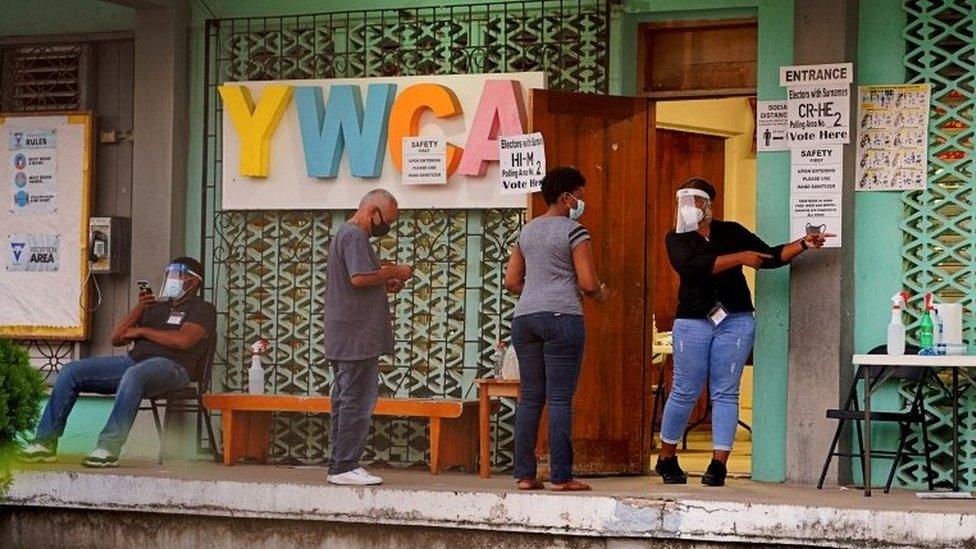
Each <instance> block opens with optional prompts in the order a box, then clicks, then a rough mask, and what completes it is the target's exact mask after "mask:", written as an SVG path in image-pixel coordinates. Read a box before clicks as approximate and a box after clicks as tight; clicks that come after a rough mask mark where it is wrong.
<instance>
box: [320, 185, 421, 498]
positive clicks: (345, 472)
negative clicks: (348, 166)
mask: <svg viewBox="0 0 976 549" xmlns="http://www.w3.org/2000/svg"><path fill="white" fill-rule="evenodd" d="M398 217H399V208H398V207H397V201H396V198H394V197H393V195H392V194H390V193H389V192H387V191H384V190H381V189H377V190H374V191H370V192H369V193H367V194H366V196H364V197H363V199H362V200H361V201H360V203H359V209H358V210H357V211H356V213H355V214H354V215H353V216H352V217H351V218H350V219H349V221H347V222H346V223H345V224H344V225H343V226H342V227H341V228H340V229H339V231H338V232H337V233H336V234H335V236H334V237H333V238H332V242H331V243H330V244H329V260H328V267H327V268H326V279H325V358H326V359H327V360H329V361H331V362H332V373H333V376H332V431H331V433H332V434H331V441H330V442H331V445H332V463H331V465H330V466H329V476H328V480H329V482H331V483H333V484H379V483H381V482H383V479H382V478H380V477H377V476H375V475H371V474H369V473H368V472H367V471H366V469H364V468H362V467H361V466H360V465H359V460H360V458H361V457H362V455H363V448H364V447H365V445H366V437H367V436H368V435H369V427H370V421H371V419H372V416H373V408H374V407H375V406H376V398H377V394H378V385H379V357H380V355H388V354H393V351H394V349H393V321H392V317H391V314H390V303H389V301H388V300H387V296H386V294H387V293H395V292H399V291H400V290H401V289H403V285H404V283H405V282H406V281H407V280H408V279H409V278H410V277H411V276H412V274H413V269H412V268H411V267H410V266H409V265H383V264H381V263H380V261H379V258H378V257H377V256H376V252H375V251H374V250H373V247H372V246H371V245H370V243H369V238H370V237H374V238H378V237H381V236H383V235H385V234H387V233H388V232H389V231H390V224H391V223H394V222H395V221H396V220H397V218H398Z"/></svg>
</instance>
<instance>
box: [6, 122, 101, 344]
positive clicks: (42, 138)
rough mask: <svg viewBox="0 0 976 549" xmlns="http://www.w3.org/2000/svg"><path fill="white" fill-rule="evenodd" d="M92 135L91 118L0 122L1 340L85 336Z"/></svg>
mask: <svg viewBox="0 0 976 549" xmlns="http://www.w3.org/2000/svg"><path fill="white" fill-rule="evenodd" d="M92 134H93V132H92V116H91V114H90V113H81V112H79V113H72V114H59V115H43V114H31V115H23V116H16V115H9V116H0V136H2V137H0V139H4V140H6V143H5V145H6V150H5V152H6V153H7V154H5V155H4V156H3V158H4V161H5V162H7V163H8V164H7V166H6V167H5V169H4V170H2V172H0V173H3V174H4V176H5V177H8V178H9V181H8V182H7V183H6V185H4V186H3V187H2V188H3V189H4V191H5V192H7V193H12V194H8V196H7V197H6V201H7V202H6V203H5V204H4V205H3V206H2V207H0V247H2V248H3V249H2V251H0V255H2V260H0V304H2V306H0V337H11V338H45V339H55V340H69V341H78V340H83V339H85V338H86V337H87V335H88V319H89V312H88V310H87V309H86V305H87V285H86V279H87V277H88V238H87V234H88V216H89V214H90V210H89V209H90V206H91V200H90V196H91V165H92ZM21 192H23V193H24V194H18V193H21ZM24 195H26V198H24Z"/></svg>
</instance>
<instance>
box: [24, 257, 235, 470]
mask: <svg viewBox="0 0 976 549" xmlns="http://www.w3.org/2000/svg"><path fill="white" fill-rule="evenodd" d="M202 281H203V267H202V265H200V262H199V261H197V260H196V259H193V258H190V257H180V258H177V259H174V260H173V262H172V263H170V265H169V266H168V267H166V271H165V277H164V279H163V285H162V289H161V290H160V292H159V297H156V296H153V294H152V291H151V290H149V291H146V292H141V293H140V295H139V302H138V303H137V304H136V306H135V308H133V309H132V311H130V312H129V314H127V315H126V316H125V318H123V319H122V320H121V322H119V324H118V325H117V326H116V327H115V331H114V332H113V333H112V345H115V346H116V347H122V346H126V345H129V344H130V343H131V344H132V347H131V348H130V350H129V352H128V353H127V354H124V355H119V356H107V357H91V358H85V359H81V360H77V361H75V362H72V363H70V364H68V365H67V366H65V367H64V369H63V370H61V372H60V373H59V374H58V378H57V381H56V382H55V383H54V388H53V390H52V392H51V396H50V399H49V400H48V402H47V406H46V407H45V408H44V414H43V416H42V417H41V421H40V423H39V424H38V427H37V433H36V435H35V439H34V441H33V442H32V443H31V444H30V445H28V447H27V448H25V449H24V452H23V454H22V460H23V461H30V462H39V461H44V462H53V461H54V460H55V454H56V452H57V447H58V438H59V437H60V436H61V435H62V434H63V433H64V426H65V423H67V421H68V415H69V414H70V413H71V408H72V407H73V406H74V404H75V400H77V398H78V394H79V393H100V394H114V395H115V405H114V406H113V408H112V413H111V415H109V418H108V422H107V423H106V424H105V427H104V429H102V433H101V435H100V436H99V437H98V443H97V444H96V446H95V451H93V452H92V453H91V454H90V455H89V456H88V457H87V458H85V460H84V461H83V462H82V465H85V466H87V467H117V466H118V457H119V452H120V450H121V449H122V445H123V444H124V443H125V440H126V438H127V437H128V435H129V430H130V429H131V428H132V423H133V421H135V417H136V413H137V412H138V411H139V405H140V403H141V402H142V400H143V399H144V398H151V397H155V396H159V395H162V394H165V393H170V392H173V391H178V390H180V389H183V388H185V387H186V386H187V385H188V384H189V383H190V378H191V374H193V373H198V372H196V371H195V370H196V369H197V368H198V367H199V366H200V365H201V364H202V362H203V360H205V354H206V353H207V351H208V345H209V343H210V341H212V340H213V334H214V329H215V326H216V318H217V315H216V310H215V309H214V306H213V305H211V304H210V303H208V302H206V301H204V300H203V298H202V297H200V295H199V289H200V285H201V283H202Z"/></svg>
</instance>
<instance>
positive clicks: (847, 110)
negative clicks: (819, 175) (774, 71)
mask: <svg viewBox="0 0 976 549" xmlns="http://www.w3.org/2000/svg"><path fill="white" fill-rule="evenodd" d="M853 80H854V67H853V64H851V63H835V64H830V65H798V66H792V67H780V69H779V83H780V85H781V86H785V87H786V88H787V90H786V91H787V100H786V111H787V124H788V127H787V131H786V142H787V145H788V146H789V147H790V148H791V149H792V148H805V147H819V146H823V145H843V144H847V143H850V141H851V129H850V127H851V82H853Z"/></svg>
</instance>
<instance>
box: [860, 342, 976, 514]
mask: <svg viewBox="0 0 976 549" xmlns="http://www.w3.org/2000/svg"><path fill="white" fill-rule="evenodd" d="M852 362H853V363H854V365H855V366H892V367H899V366H910V367H917V368H932V369H935V370H942V369H947V368H948V369H951V370H952V485H953V489H954V490H955V491H957V492H958V491H959V396H960V394H959V373H960V372H963V375H965V376H966V378H967V379H968V380H969V381H970V382H971V383H972V382H973V381H974V380H973V379H972V378H971V377H970V376H969V375H968V374H967V373H966V372H965V370H966V369H967V368H976V356H969V355H966V356H923V355H854V358H853V360H852ZM862 370H863V375H864V387H865V390H864V439H863V440H862V441H861V446H862V448H861V452H863V454H864V471H863V474H864V495H865V496H870V495H871V378H870V371H871V368H863V369H862ZM878 385H880V383H879V384H878ZM928 450H929V449H928V448H925V451H926V452H927V451H928Z"/></svg>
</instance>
